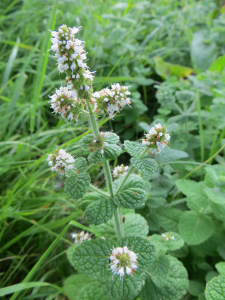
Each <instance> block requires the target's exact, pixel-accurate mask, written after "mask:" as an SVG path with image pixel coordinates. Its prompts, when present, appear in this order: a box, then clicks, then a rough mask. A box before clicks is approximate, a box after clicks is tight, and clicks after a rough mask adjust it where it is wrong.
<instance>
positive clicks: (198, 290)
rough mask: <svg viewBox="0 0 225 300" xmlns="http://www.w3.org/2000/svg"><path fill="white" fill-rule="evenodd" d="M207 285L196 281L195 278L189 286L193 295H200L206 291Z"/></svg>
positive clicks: (190, 281)
mask: <svg viewBox="0 0 225 300" xmlns="http://www.w3.org/2000/svg"><path fill="white" fill-rule="evenodd" d="M204 290H205V286H204V284H202V283H200V282H198V281H195V280H189V287H188V291H189V293H190V294H191V295H193V296H198V295H201V294H203V293H204Z"/></svg>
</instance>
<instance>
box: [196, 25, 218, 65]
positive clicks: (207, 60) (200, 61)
mask: <svg viewBox="0 0 225 300" xmlns="http://www.w3.org/2000/svg"><path fill="white" fill-rule="evenodd" d="M207 37H208V33H207V31H206V30H200V31H198V32H196V33H194V35H193V40H192V43H191V57H192V60H193V62H194V65H195V68H197V69H199V70H201V71H206V70H207V69H208V68H209V66H210V65H211V64H212V63H213V61H214V60H215V59H216V57H217V47H216V44H215V43H213V42H210V43H206V42H205V39H207Z"/></svg>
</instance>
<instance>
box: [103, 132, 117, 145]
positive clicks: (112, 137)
mask: <svg viewBox="0 0 225 300" xmlns="http://www.w3.org/2000/svg"><path fill="white" fill-rule="evenodd" d="M119 139H120V138H119V136H118V135H117V134H116V133H113V132H109V133H108V134H107V136H106V138H105V142H107V143H108V144H117V143H118V142H119Z"/></svg>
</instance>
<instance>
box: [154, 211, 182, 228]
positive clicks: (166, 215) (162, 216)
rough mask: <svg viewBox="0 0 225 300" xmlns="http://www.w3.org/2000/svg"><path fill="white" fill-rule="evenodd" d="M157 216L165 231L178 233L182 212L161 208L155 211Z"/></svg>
mask: <svg viewBox="0 0 225 300" xmlns="http://www.w3.org/2000/svg"><path fill="white" fill-rule="evenodd" d="M155 214H156V216H157V218H158V220H159V223H160V226H162V228H163V229H164V230H166V231H174V232H178V222H179V218H180V215H181V211H180V210H178V209H176V208H173V207H159V208H157V209H156V210H155Z"/></svg>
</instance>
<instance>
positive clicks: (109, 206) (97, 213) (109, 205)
mask: <svg viewBox="0 0 225 300" xmlns="http://www.w3.org/2000/svg"><path fill="white" fill-rule="evenodd" d="M115 208H116V207H115V205H114V203H113V201H112V200H111V199H107V198H105V199H101V200H97V201H94V202H92V203H91V204H89V205H88V207H87V208H86V210H85V214H86V216H87V221H88V223H89V224H94V225H98V224H101V223H106V222H107V221H108V220H109V219H111V218H112V216H113V213H114V210H115Z"/></svg>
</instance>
